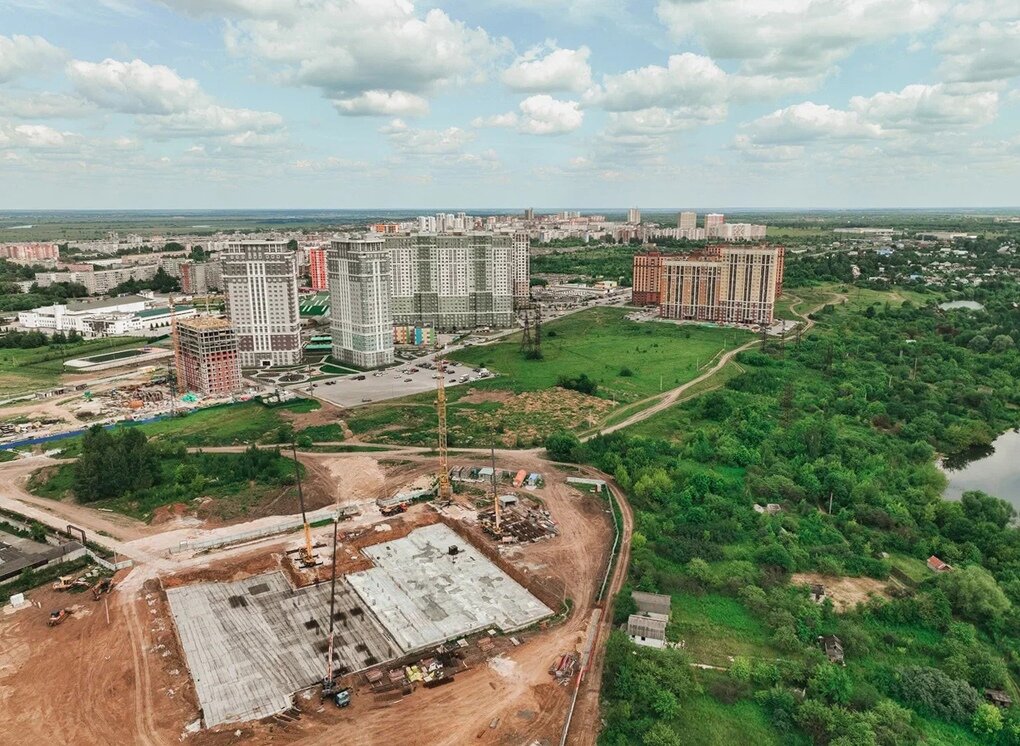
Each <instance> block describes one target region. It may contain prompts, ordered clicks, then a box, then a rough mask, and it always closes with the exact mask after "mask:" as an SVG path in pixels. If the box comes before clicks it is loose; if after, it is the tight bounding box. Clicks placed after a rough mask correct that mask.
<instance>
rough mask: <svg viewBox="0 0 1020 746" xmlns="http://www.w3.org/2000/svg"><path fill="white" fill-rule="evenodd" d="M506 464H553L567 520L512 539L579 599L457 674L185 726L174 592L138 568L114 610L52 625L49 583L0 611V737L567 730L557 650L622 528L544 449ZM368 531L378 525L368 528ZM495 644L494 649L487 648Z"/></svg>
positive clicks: (581, 632)
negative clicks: (171, 605) (169, 602)
mask: <svg viewBox="0 0 1020 746" xmlns="http://www.w3.org/2000/svg"><path fill="white" fill-rule="evenodd" d="M511 459H512V461H513V463H510V462H509V461H510V460H511ZM347 461H356V460H354V459H347ZM463 463H468V462H467V461H464V462H463ZM342 466H344V467H345V468H342V469H341V471H346V465H342ZM366 466H367V465H364V464H363V465H362V466H361V467H358V468H362V469H363V468H365V467H366ZM497 466H498V467H499V468H523V469H528V470H529V471H540V472H544V473H546V474H547V477H548V478H549V480H550V481H549V484H547V486H546V487H545V488H543V489H541V490H538V491H537V492H536V495H537V496H539V497H540V498H541V499H542V501H543V502H544V504H545V505H546V507H547V508H548V509H549V510H550V512H551V514H552V517H553V519H554V520H555V521H557V523H558V524H559V527H560V531H561V534H560V535H559V536H557V537H555V538H553V539H549V540H545V541H542V542H538V543H536V544H532V545H528V546H525V547H517V548H513V549H511V550H509V551H507V552H506V553H505V557H506V558H507V559H508V560H510V561H512V562H513V564H514V565H515V566H516V568H517V570H518V572H519V573H520V574H522V575H523V576H525V577H526V578H527V580H528V582H529V584H530V583H535V584H538V585H541V587H542V590H543V593H542V596H543V597H547V596H548V594H549V593H551V592H552V593H557V594H558V595H559V598H561V599H562V598H564V597H569V598H571V599H572V601H573V612H572V614H571V615H570V616H569V617H568V618H567V619H566V620H565V621H564V622H560V623H557V624H553V625H551V626H549V627H548V628H547V629H544V630H542V629H538V630H535V631H533V632H528V633H525V634H523V635H522V636H521V637H522V638H523V643H522V644H521V645H520V646H519V647H515V646H512V645H510V644H509V642H508V641H506V640H501V641H500V646H499V647H497V648H496V649H494V650H492V651H489V652H486V653H485V654H484V655H483V654H481V653H478V654H477V655H476V656H475V657H474V658H469V659H470V660H473V661H474V662H473V663H472V664H471V665H470V668H469V669H468V670H467V671H464V672H462V673H460V674H458V675H457V677H456V679H455V681H454V682H453V683H452V684H449V685H446V686H442V687H438V688H436V689H424V688H418V689H416V690H415V691H414V692H413V693H412V694H410V695H409V696H407V697H405V698H404V699H402V700H398V701H396V702H389V703H387V702H380V701H377V700H376V699H375V697H374V696H373V695H371V694H370V693H366V692H364V691H360V690H359V691H357V692H356V693H355V696H354V701H353V704H352V705H351V707H349V708H346V709H343V710H338V709H336V708H334V707H333V706H332V705H329V704H328V703H327V704H326V705H322V704H320V702H319V699H318V696H317V694H316V695H314V696H312V697H311V698H309V699H305V698H304V697H303V696H302V695H299V696H298V697H297V705H298V707H299V709H300V713H298V714H296V715H284V716H279V717H276V718H270V719H268V720H265V721H260V722H258V723H249V724H244V725H241V726H233V727H230V726H225V727H223V728H222V729H220V730H217V731H201V732H195V733H188V732H186V728H187V727H188V726H189V724H192V723H194V721H195V720H196V718H198V716H199V711H198V704H197V701H196V698H195V695H194V689H193V687H192V686H191V684H190V680H189V678H188V675H187V669H186V666H185V665H184V661H183V660H182V658H181V655H180V652H179V649H178V647H177V642H176V636H175V634H174V632H173V627H172V623H171V621H170V616H169V614H168V611H167V609H166V608H165V601H164V599H165V596H163V594H162V593H161V592H160V591H159V590H158V588H157V586H156V584H155V582H154V581H147V582H146V583H145V585H144V586H143V587H142V590H141V591H139V592H137V593H135V592H132V591H131V588H132V587H135V588H137V586H138V584H132V583H130V582H126V583H125V584H124V586H123V588H122V589H121V590H119V591H115V592H114V594H113V595H112V596H111V597H109V598H110V603H109V608H110V623H109V624H107V622H106V614H105V604H103V603H96V602H93V601H92V600H91V598H88V599H87V600H86V601H76V603H82V604H85V605H86V607H87V609H88V611H89V612H90V613H87V614H84V615H79V616H76V617H72V618H71V619H68V620H67V621H66V622H65V623H64V624H62V625H60V626H58V627H56V628H53V629H49V628H48V627H47V626H46V616H47V615H48V612H49V608H50V606H54V607H55V606H56V605H60V604H62V603H65V604H66V599H67V597H66V596H61V597H59V598H58V597H57V595H58V594H56V593H55V592H52V591H49V590H46V589H44V590H39V591H35V592H33V593H32V594H31V597H32V598H33V599H35V600H39V601H40V602H41V606H42V608H41V609H39V608H31V609H27V610H24V611H21V612H19V613H17V614H15V615H13V616H10V617H5V616H0V709H2V711H3V712H4V716H3V717H2V718H0V742H6V743H35V742H49V743H75V744H109V743H132V744H133V743H140V744H172V743H174V744H176V743H179V742H182V741H183V742H185V743H194V744H199V745H200V746H204V745H205V744H213V745H217V746H218V745H219V744H225V743H228V742H229V743H238V742H244V743H253V744H270V743H272V744H283V743H288V744H289V743H301V744H322V745H323V746H325V745H326V744H330V746H332V744H335V743H357V744H366V745H368V746H372V745H373V744H380V745H383V744H385V746H392V744H402V743H410V742H413V743H416V744H421V745H422V746H425V745H431V744H447V745H449V746H454V745H457V746H460V745H461V744H466V743H479V744H500V745H503V744H507V745H509V744H534V743H539V744H554V743H557V742H558V740H559V733H560V730H561V728H562V726H563V721H564V717H565V713H566V707H567V705H568V702H569V699H570V695H571V689H570V688H569V687H564V686H558V685H556V684H555V683H554V680H553V678H552V677H551V676H550V675H549V673H548V668H549V666H550V664H551V663H552V662H553V661H554V660H555V659H556V658H557V656H559V655H560V654H562V653H564V652H567V651H570V650H574V649H577V648H578V647H579V646H580V644H581V643H582V641H583V640H584V638H585V632H586V629H587V625H588V623H589V615H590V609H591V605H592V603H593V600H594V596H595V594H596V592H597V590H598V586H599V585H600V583H601V580H602V573H603V572H604V563H605V560H606V557H607V555H608V550H609V545H610V544H611V542H612V524H611V520H610V518H609V516H608V515H607V514H606V512H605V506H604V504H603V503H601V502H600V501H599V500H598V499H597V498H595V497H592V496H588V495H585V496H582V495H581V494H580V493H578V492H576V491H575V490H573V489H571V488H569V487H567V486H566V485H565V484H564V483H563V482H562V481H560V478H559V477H560V475H558V474H556V473H555V472H553V470H552V469H551V468H550V467H548V465H547V464H545V463H544V462H542V461H540V460H538V459H537V458H536V457H534V456H531V455H528V454H515V455H514V456H512V457H508V462H507V463H506V464H503V463H501V460H498V461H497ZM377 468H378V466H377ZM429 468H431V461H430V460H428V459H423V460H419V461H418V462H417V463H409V464H405V465H403V466H400V467H397V468H396V469H394V472H393V473H387V474H386V475H385V477H384V478H383V484H384V485H389V484H391V481H390V480H391V479H392V480H394V481H399V482H401V483H402V482H406V481H408V477H411V478H413V474H414V473H415V472H419V473H420V472H422V471H427V470H428V469H429ZM389 471H390V470H389V469H387V472H389ZM353 484H354V485H355V486H358V485H357V482H354V483H353ZM397 486H399V485H397ZM359 488H361V487H359ZM426 512H432V509H431V508H427V507H424V506H423V507H421V508H420V509H419V508H415V511H414V513H415V515H417V514H418V513H422V514H424V513H426ZM404 519H405V516H401V517H400V519H399V520H400V525H396V524H398V521H396V520H393V519H384V520H385V522H386V523H388V524H390V525H391V531H393V532H397V533H399V532H400V531H402V530H404V526H403V521H404ZM414 520H415V522H417V520H423V519H419V518H414ZM342 528H343V526H342V525H341V529H342ZM465 530H470V527H468V528H467V529H465ZM365 536H366V537H368V536H369V535H368V533H367V532H366V533H365ZM374 538H377V537H374V536H373V537H371V538H365V539H364V541H371V540H372V539H374ZM383 540H385V539H383ZM348 541H349V542H350V543H351V544H352V545H356V544H357V543H358V541H359V539H358V537H348ZM278 549H279V547H277V549H276V550H275V551H276V554H274V553H273V552H272V551H268V550H263V551H262V552H261V556H254V558H253V555H252V554H251V553H249V554H248V555H246V556H238V558H237V559H236V560H235V559H234V558H233V557H231V558H230V559H228V560H226V561H217V560H216V559H215V557H216V555H210V556H209V558H208V560H209V564H210V567H208V568H205V569H203V570H200V571H196V572H194V573H188V572H187V571H186V570H182V571H179V572H177V573H176V574H175V577H174V578H173V579H172V580H171V579H169V578H167V579H165V581H164V582H172V583H179V582H190V581H193V580H215V579H224V580H225V579H228V578H234V577H239V576H243V575H244V574H252V573H253V572H259V571H264V570H265V569H271V568H272V567H273V566H275V563H277V562H278V557H279V552H278ZM144 569H145V568H140V570H136V572H139V571H141V570H144ZM124 589H127V590H124ZM503 648H505V649H503ZM497 653H498V657H497V658H496V659H495V662H493V661H492V660H488V661H486V660H485V658H486V657H487V656H489V657H492V656H496V655H497ZM592 722H596V721H592ZM490 725H494V726H495V727H490ZM237 734H239V735H237Z"/></svg>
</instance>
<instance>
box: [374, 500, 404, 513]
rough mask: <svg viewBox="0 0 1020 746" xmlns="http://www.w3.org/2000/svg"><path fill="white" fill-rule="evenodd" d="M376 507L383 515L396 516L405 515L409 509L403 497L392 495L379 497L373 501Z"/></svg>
mask: <svg viewBox="0 0 1020 746" xmlns="http://www.w3.org/2000/svg"><path fill="white" fill-rule="evenodd" d="M375 504H376V507H378V508H379V512H380V513H382V514H383V515H397V514H398V513H406V512H407V509H408V508H409V507H411V505H410V503H409V502H408V501H407V500H406V499H405V498H404V496H403V495H394V496H393V497H380V498H379V499H378V500H376V501H375Z"/></svg>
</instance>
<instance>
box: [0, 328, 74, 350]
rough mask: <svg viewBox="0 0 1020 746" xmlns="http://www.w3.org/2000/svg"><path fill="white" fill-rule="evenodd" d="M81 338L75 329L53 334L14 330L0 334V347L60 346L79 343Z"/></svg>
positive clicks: (31, 347)
mask: <svg viewBox="0 0 1020 746" xmlns="http://www.w3.org/2000/svg"><path fill="white" fill-rule="evenodd" d="M81 340H82V338H81V335H80V334H78V332H77V331H75V330H74V329H72V330H71V331H69V332H68V333H67V334H64V333H63V332H56V333H55V334H52V335H46V334H43V333H42V332H20V331H13V332H7V333H6V334H2V335H0V349H5V350H10V349H21V350H27V349H34V348H36V347H47V346H50V347H59V346H61V345H67V344H77V343H78V342H81Z"/></svg>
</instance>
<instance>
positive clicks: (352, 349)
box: [328, 237, 393, 368]
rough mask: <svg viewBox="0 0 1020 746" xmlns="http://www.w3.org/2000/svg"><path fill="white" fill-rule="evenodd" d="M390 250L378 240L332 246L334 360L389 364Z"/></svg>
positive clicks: (361, 364) (366, 365)
mask: <svg viewBox="0 0 1020 746" xmlns="http://www.w3.org/2000/svg"><path fill="white" fill-rule="evenodd" d="M390 256H391V253H390V249H388V248H387V241H385V240H383V239H382V238H379V237H372V238H366V239H364V240H343V241H333V244H332V246H331V247H330V250H329V255H328V265H329V295H330V310H329V330H330V333H331V334H332V337H333V357H334V358H336V359H337V360H339V361H340V362H342V363H347V364H348V365H354V366H357V367H358V368H377V367H379V366H381V365H388V364H389V363H392V362H393V316H392V314H391V312H390V291H391V288H390V283H391V279H392V270H391V260H390Z"/></svg>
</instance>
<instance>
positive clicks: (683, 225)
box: [676, 212, 698, 231]
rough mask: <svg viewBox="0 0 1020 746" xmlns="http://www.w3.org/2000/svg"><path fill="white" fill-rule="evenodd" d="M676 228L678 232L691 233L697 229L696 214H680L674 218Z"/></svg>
mask: <svg viewBox="0 0 1020 746" xmlns="http://www.w3.org/2000/svg"><path fill="white" fill-rule="evenodd" d="M676 227H677V229H678V230H680V231H693V230H694V229H695V228H697V227H698V213H696V212H681V213H680V214H679V215H677V217H676Z"/></svg>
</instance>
